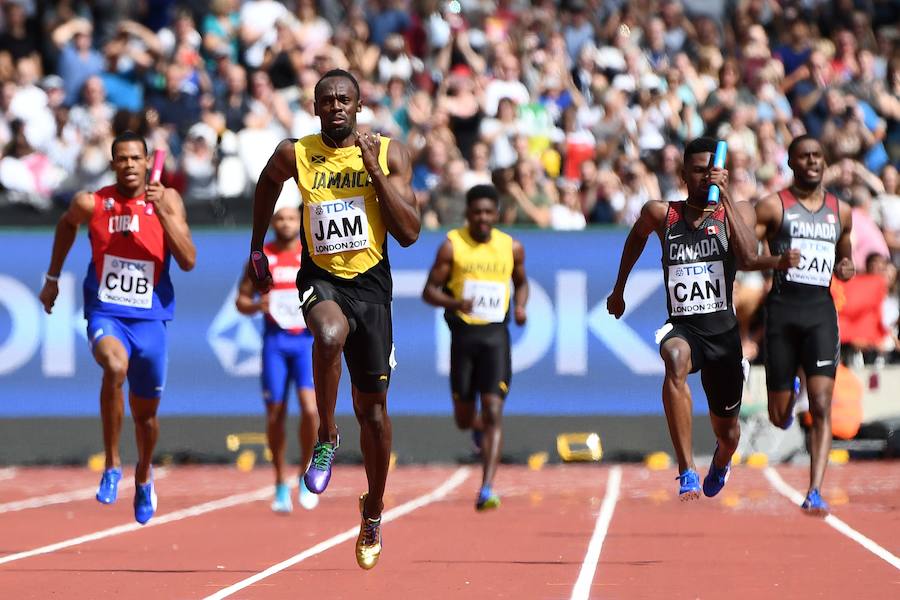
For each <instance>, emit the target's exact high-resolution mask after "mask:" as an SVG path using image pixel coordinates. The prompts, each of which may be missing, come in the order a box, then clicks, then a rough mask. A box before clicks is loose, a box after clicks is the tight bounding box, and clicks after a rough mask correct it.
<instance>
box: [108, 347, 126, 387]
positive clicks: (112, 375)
mask: <svg viewBox="0 0 900 600" xmlns="http://www.w3.org/2000/svg"><path fill="white" fill-rule="evenodd" d="M102 365H103V378H104V379H106V380H107V381H109V382H110V383H112V384H113V385H116V386H122V385H123V384H124V383H125V377H127V376H128V359H127V358H123V357H119V356H115V355H110V356H107V357H104V359H103V362H102Z"/></svg>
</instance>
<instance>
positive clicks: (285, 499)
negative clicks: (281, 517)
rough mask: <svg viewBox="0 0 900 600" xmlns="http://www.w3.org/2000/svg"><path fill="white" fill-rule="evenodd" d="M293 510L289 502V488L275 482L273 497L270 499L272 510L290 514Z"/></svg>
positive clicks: (282, 483)
mask: <svg viewBox="0 0 900 600" xmlns="http://www.w3.org/2000/svg"><path fill="white" fill-rule="evenodd" d="M292 510H294V506H293V504H291V488H289V487H288V484H286V483H284V482H281V483H276V484H275V499H274V500H272V511H273V512H277V513H281V514H290V512H291V511H292Z"/></svg>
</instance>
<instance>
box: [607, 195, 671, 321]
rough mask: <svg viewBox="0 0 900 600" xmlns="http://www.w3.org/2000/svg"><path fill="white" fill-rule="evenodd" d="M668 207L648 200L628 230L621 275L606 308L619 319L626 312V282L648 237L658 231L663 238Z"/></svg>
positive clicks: (621, 262)
mask: <svg viewBox="0 0 900 600" xmlns="http://www.w3.org/2000/svg"><path fill="white" fill-rule="evenodd" d="M668 208H669V205H668V204H667V203H665V202H660V201H659V200H651V201H650V202H647V203H646V204H644V207H643V208H642V209H641V216H640V217H639V218H638V220H637V222H635V224H634V225H633V226H632V227H631V231H629V232H628V237H627V238H626V239H625V246H624V247H623V248H622V258H621V260H620V262H619V276H618V277H617V278H616V285H615V287H614V288H613V291H612V294H610V295H609V298H607V299H606V310H608V311H609V314H611V315H613V316H614V317H615V318H617V319H618V318H619V317H621V316H622V315H623V314H624V313H625V283H626V282H627V281H628V276H629V275H630V274H631V269H633V268H634V263H636V262H637V259H638V258H640V256H641V253H643V252H644V246H646V245H647V238H648V237H650V234H651V233H653V232H656V234H657V235H659V236H660V239H662V237H661V236H662V235H663V234H662V231H663V228H664V226H665V221H666V212H667V211H668Z"/></svg>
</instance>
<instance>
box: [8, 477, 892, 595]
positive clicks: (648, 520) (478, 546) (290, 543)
mask: <svg viewBox="0 0 900 600" xmlns="http://www.w3.org/2000/svg"><path fill="white" fill-rule="evenodd" d="M898 466H900V465H898V464H897V463H890V462H881V463H855V464H854V463H851V464H849V465H845V466H832V467H831V468H830V469H829V472H828V475H827V479H826V482H827V483H826V487H825V490H824V494H825V496H826V498H827V499H829V500H830V501H831V502H832V503H833V505H834V509H835V510H834V514H835V516H836V517H837V519H833V518H832V519H829V520H828V521H823V520H818V519H812V518H808V517H805V516H803V515H801V514H800V511H799V509H797V508H796V506H795V505H794V504H793V502H792V500H791V499H789V498H788V497H787V496H786V495H785V494H787V495H790V494H791V491H790V488H791V487H793V489H795V490H800V491H805V490H804V489H803V488H804V482H805V479H806V469H805V468H797V467H778V468H777V469H770V470H756V469H750V468H748V467H737V468H736V469H735V471H734V472H733V475H732V478H731V481H730V482H729V483H728V485H727V486H726V488H725V490H724V491H723V492H722V494H721V495H720V497H717V498H715V499H712V500H710V499H701V500H699V501H696V502H694V503H690V504H681V503H680V502H679V501H678V499H677V495H676V487H675V481H674V475H675V473H674V469H670V470H666V471H649V470H647V469H645V468H643V467H640V466H634V465H625V466H615V465H612V466H610V465H564V466H552V465H549V466H547V467H545V468H544V469H542V470H539V471H531V470H528V469H527V468H525V467H518V466H503V467H501V469H500V472H499V474H498V481H497V486H496V487H497V489H498V490H499V491H501V492H502V494H503V506H502V507H501V508H500V510H498V511H496V512H493V513H489V514H478V513H476V512H475V511H474V510H473V505H472V502H473V499H474V494H475V492H476V489H477V486H478V479H479V473H478V472H477V470H476V469H472V468H469V467H462V468H456V467H446V466H443V467H399V468H397V469H396V470H394V471H393V472H392V473H391V476H390V478H389V480H388V492H389V493H388V495H387V497H386V498H385V504H386V508H387V509H388V510H389V512H386V513H385V514H386V515H388V516H389V517H391V518H392V520H391V521H390V522H387V523H386V524H385V527H384V535H385V538H384V544H385V549H384V553H383V555H382V558H381V562H380V563H379V565H378V566H377V567H376V569H375V570H373V571H370V572H364V571H362V570H360V569H359V568H358V567H357V566H356V562H355V560H354V557H353V541H354V540H355V538H356V529H357V528H358V523H359V521H358V518H357V516H356V514H357V513H356V510H357V509H356V503H357V495H358V493H359V491H360V490H362V488H363V482H364V475H363V472H362V469H361V468H359V467H355V466H345V465H338V466H337V468H336V472H335V477H334V479H333V480H332V483H331V486H330V487H329V490H328V492H327V493H326V495H325V496H324V497H323V499H322V502H321V503H320V505H319V507H318V508H317V509H315V510H314V511H312V512H306V511H302V510H301V509H300V508H299V507H297V506H295V510H294V513H293V514H292V515H290V516H280V515H274V514H272V513H271V512H270V511H269V507H268V503H269V500H270V492H271V489H270V487H271V486H270V481H269V478H270V475H269V471H268V469H265V468H258V469H256V470H254V471H252V472H250V473H240V472H238V471H237V470H235V469H234V468H231V467H171V468H169V469H167V470H166V471H164V472H163V475H162V476H160V477H159V484H158V490H159V494H160V507H159V512H158V513H157V517H155V518H154V519H153V521H151V525H152V526H147V527H140V526H138V525H136V524H135V523H134V521H133V520H132V512H131V499H132V487H131V486H130V485H127V484H126V483H125V481H123V485H122V486H121V488H120V492H121V496H120V500H119V502H118V503H117V504H115V505H112V506H101V505H99V504H98V503H97V502H96V501H95V500H93V497H92V489H93V488H94V486H95V485H96V482H97V476H96V475H95V474H94V473H91V472H89V471H87V470H85V469H74V468H34V469H32V468H13V469H10V468H6V469H0V596H2V597H4V598H17V599H18V598H52V597H64V598H67V599H74V600H80V599H83V598H84V599H86V598H145V597H156V598H177V599H191V598H198V599H199V598H208V597H213V598H225V597H228V598H254V599H256V598H259V599H262V598H292V599H296V598H301V597H303V598H328V599H329V600H330V599H332V598H359V597H365V598H372V599H381V598H400V599H405V598H479V599H480V598H516V599H523V598H542V599H543V598H547V599H553V598H561V599H565V598H579V599H580V598H621V599H632V598H661V599H662V598H665V599H670V598H671V599H678V598H692V599H693V598H713V599H714V598H724V597H727V598H729V599H740V598H748V599H749V598H753V599H760V598H763V599H764V598H798V597H805V598H859V597H865V598H898V597H900V558H898V556H900V469H898ZM129 475H130V473H127V472H126V480H127V477H128V476H129Z"/></svg>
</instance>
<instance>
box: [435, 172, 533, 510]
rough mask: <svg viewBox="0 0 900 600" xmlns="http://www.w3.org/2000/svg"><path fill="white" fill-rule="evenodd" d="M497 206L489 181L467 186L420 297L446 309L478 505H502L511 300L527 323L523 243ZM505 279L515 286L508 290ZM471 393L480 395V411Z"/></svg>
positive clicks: (455, 390) (457, 404) (458, 407)
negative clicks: (459, 216) (499, 484)
mask: <svg viewBox="0 0 900 600" xmlns="http://www.w3.org/2000/svg"><path fill="white" fill-rule="evenodd" d="M499 209H500V207H499V196H498V194H497V190H496V189H495V188H494V186H492V185H476V186H475V187H473V188H472V189H470V190H469V191H468V192H467V193H466V225H465V226H464V227H460V228H458V229H454V230H452V231H450V232H449V233H448V234H447V239H446V240H445V241H444V243H443V244H442V245H441V247H440V248H439V249H438V253H437V257H436V258H435V261H434V265H433V266H432V267H431V271H430V272H429V273H428V282H427V283H426V284H425V289H424V291H423V292H422V298H423V299H424V300H425V302H428V303H429V304H433V305H434V306H440V307H442V308H444V309H445V311H446V312H445V314H444V316H445V319H446V321H447V325H448V326H449V327H450V335H451V340H452V341H451V346H450V389H451V392H452V394H453V414H454V416H455V417H456V425H457V426H458V427H459V428H460V429H472V430H473V432H480V433H482V447H481V459H482V465H483V476H482V480H481V490H480V491H479V492H478V498H477V500H476V501H475V508H476V510H487V509H492V508H496V507H498V506H499V505H500V497H499V496H498V495H497V494H495V493H494V491H493V481H494V474H495V473H496V471H497V465H498V464H499V463H500V447H501V444H502V442H503V430H502V429H501V420H502V417H503V402H504V400H505V399H506V395H507V393H509V386H510V384H511V381H510V379H511V378H512V360H511V359H512V357H511V353H510V341H509V327H508V322H509V313H510V300H513V302H512V304H513V307H512V308H513V311H512V312H513V315H514V318H515V320H516V324H518V325H524V324H525V318H526V313H525V304H526V303H527V302H528V278H527V276H526V275H525V249H524V248H523V247H522V244H520V243H519V242H518V241H516V240H514V239H513V238H512V237H510V236H509V235H507V234H505V233H503V232H502V231H499V230H497V229H495V228H494V226H495V225H496V224H497V220H498V219H499V218H500V210H499ZM510 280H511V281H512V282H513V285H514V286H515V292H514V293H512V294H510V289H509V282H510ZM476 394H477V395H478V396H479V398H480V400H481V417H480V418H478V416H477V414H476V410H475V408H476V406H477V405H476V404H475V400H476V398H475V396H476Z"/></svg>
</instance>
